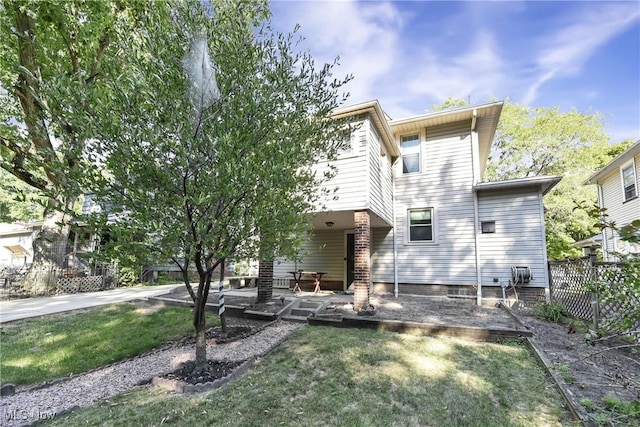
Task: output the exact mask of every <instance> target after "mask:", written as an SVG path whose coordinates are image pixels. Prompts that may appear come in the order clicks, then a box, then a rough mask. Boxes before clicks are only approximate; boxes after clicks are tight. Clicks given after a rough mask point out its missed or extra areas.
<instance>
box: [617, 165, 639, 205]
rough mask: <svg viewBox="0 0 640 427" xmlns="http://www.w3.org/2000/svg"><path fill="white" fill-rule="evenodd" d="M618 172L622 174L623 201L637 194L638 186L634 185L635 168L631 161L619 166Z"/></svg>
mask: <svg viewBox="0 0 640 427" xmlns="http://www.w3.org/2000/svg"><path fill="white" fill-rule="evenodd" d="M620 174H621V175H622V191H623V194H624V201H625V202H626V201H627V200H629V199H633V198H634V197H636V196H637V195H638V187H637V185H636V182H637V181H636V168H635V164H634V162H633V161H632V162H631V163H629V164H627V165H626V166H623V167H622V168H620Z"/></svg>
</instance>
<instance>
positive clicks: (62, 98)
mask: <svg viewBox="0 0 640 427" xmlns="http://www.w3.org/2000/svg"><path fill="white" fill-rule="evenodd" d="M135 10H136V9H135V8H131V7H129V6H127V3H126V2H125V1H121V2H103V1H81V0H78V1H67V2H62V1H56V2H44V1H43V2H36V1H31V2H29V1H20V0H17V1H5V2H3V3H2V4H0V34H1V37H0V167H1V168H2V169H3V171H4V172H6V173H8V174H10V175H12V176H13V177H15V178H16V179H18V180H20V181H21V182H23V183H24V184H26V185H28V186H30V187H31V188H32V189H33V191H35V192H36V193H37V194H38V195H39V197H40V199H41V200H42V202H43V205H44V218H45V224H44V226H43V230H42V232H41V234H40V237H39V239H38V240H37V242H36V244H35V248H34V264H45V265H46V264H49V263H52V264H55V265H59V264H60V262H61V261H62V257H63V256H64V252H63V251H60V250H58V249H59V247H60V246H62V247H64V245H65V244H66V239H67V234H68V229H69V223H68V220H69V216H68V214H70V213H72V212H73V209H74V206H75V202H76V201H77V199H78V197H79V196H80V195H81V194H82V189H81V188H80V186H79V184H78V179H79V176H81V175H82V174H83V169H84V168H85V167H88V166H89V165H86V162H85V161H84V156H83V154H84V151H85V149H86V144H87V141H88V139H89V138H90V137H91V134H90V127H89V126H87V122H86V115H87V113H88V112H90V111H91V109H92V107H93V106H94V105H96V104H99V103H100V96H101V83H102V82H103V81H104V80H105V79H106V78H107V77H108V76H107V75H106V74H105V72H104V70H105V69H106V68H109V67H111V68H112V69H116V68H117V67H116V66H115V65H114V64H113V63H114V62H115V61H117V57H116V51H115V50H114V48H113V46H114V43H113V42H114V41H115V40H117V39H118V38H119V37H122V36H125V35H126V36H127V37H128V36H129V34H130V31H129V30H130V29H131V25H132V23H133V22H135V20H134V19H133V17H134V16H135V13H134V12H135ZM23 187H24V186H23ZM27 192H28V191H27ZM23 193H24V192H23Z"/></svg>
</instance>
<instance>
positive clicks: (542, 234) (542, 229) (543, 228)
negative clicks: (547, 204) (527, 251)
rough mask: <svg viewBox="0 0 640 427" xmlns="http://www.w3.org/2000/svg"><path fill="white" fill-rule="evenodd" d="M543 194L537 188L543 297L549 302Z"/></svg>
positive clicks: (549, 291)
mask: <svg viewBox="0 0 640 427" xmlns="http://www.w3.org/2000/svg"><path fill="white" fill-rule="evenodd" d="M543 198H544V194H542V188H540V189H539V190H538V200H540V222H541V223H542V227H540V228H541V230H540V234H541V236H540V237H541V238H542V247H543V248H545V250H544V253H543V254H544V255H543V259H542V262H543V265H544V282H545V283H546V284H547V286H546V287H545V289H544V297H545V299H546V301H547V302H551V289H550V287H549V286H550V285H549V282H550V281H549V258H548V257H547V250H546V247H547V231H546V223H547V222H546V221H545V218H544V200H543Z"/></svg>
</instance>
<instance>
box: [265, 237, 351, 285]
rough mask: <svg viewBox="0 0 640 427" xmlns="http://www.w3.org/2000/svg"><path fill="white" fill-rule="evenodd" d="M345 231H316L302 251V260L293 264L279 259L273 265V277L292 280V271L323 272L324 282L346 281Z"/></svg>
mask: <svg viewBox="0 0 640 427" xmlns="http://www.w3.org/2000/svg"><path fill="white" fill-rule="evenodd" d="M344 239H345V237H344V231H343V230H336V231H316V232H314V234H313V235H312V236H311V238H310V239H309V240H307V241H306V242H305V244H304V246H303V248H302V250H301V251H300V257H301V260H300V261H298V262H293V261H289V260H285V259H277V260H276V261H275V262H274V263H273V277H278V278H283V277H286V278H291V279H293V276H292V275H291V274H290V273H289V272H290V271H295V270H296V269H297V270H305V271H322V272H325V273H326V274H325V275H324V276H323V277H322V280H337V281H342V280H343V279H344V265H345V261H344V256H345V255H344Z"/></svg>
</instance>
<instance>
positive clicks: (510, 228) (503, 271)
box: [478, 189, 547, 287]
mask: <svg viewBox="0 0 640 427" xmlns="http://www.w3.org/2000/svg"><path fill="white" fill-rule="evenodd" d="M541 212H542V206H541V199H540V197H539V194H538V191H537V190H535V189H531V190H524V189H520V190H518V191H513V192H480V193H479V194H478V216H479V222H480V223H482V222H483V221H495V232H494V233H484V234H483V233H480V234H479V235H478V239H479V248H480V268H481V275H482V279H481V280H482V285H483V286H492V285H494V286H497V285H500V283H504V284H506V283H508V280H510V279H511V267H514V266H518V267H521V266H524V267H529V268H531V274H532V276H533V280H532V281H531V283H530V284H529V285H528V286H532V287H545V286H546V285H547V283H546V280H545V279H546V264H545V238H544V236H543V232H542V230H544V228H543V218H542V214H541ZM479 226H480V224H479ZM494 278H495V279H498V282H494Z"/></svg>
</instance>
